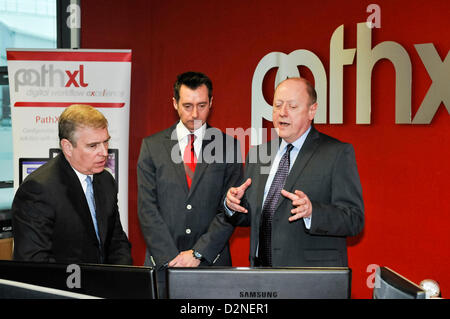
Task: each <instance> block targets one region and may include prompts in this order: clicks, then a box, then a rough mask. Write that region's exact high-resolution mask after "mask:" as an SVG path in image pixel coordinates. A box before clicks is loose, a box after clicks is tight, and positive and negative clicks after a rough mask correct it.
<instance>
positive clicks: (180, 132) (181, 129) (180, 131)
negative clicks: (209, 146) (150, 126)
mask: <svg viewBox="0 0 450 319" xmlns="http://www.w3.org/2000/svg"><path fill="white" fill-rule="evenodd" d="M176 130H177V138H178V141H181V140H183V139H185V138H186V137H187V136H188V135H189V134H194V135H195V137H196V139H195V140H196V141H197V140H198V141H201V140H203V136H204V135H205V132H206V122H205V123H203V125H202V126H201V127H199V128H198V129H196V130H195V131H194V132H191V131H189V130H188V129H187V128H186V126H184V124H183V122H181V120H180V121H179V122H178V124H177V127H176Z"/></svg>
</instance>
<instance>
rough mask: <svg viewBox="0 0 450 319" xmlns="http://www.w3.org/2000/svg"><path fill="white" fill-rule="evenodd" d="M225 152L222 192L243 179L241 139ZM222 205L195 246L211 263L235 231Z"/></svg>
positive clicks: (219, 204) (218, 205)
mask: <svg viewBox="0 0 450 319" xmlns="http://www.w3.org/2000/svg"><path fill="white" fill-rule="evenodd" d="M225 145H227V144H226V143H225ZM225 152H226V156H225V158H226V171H225V176H224V179H223V182H222V192H221V193H222V194H226V192H227V191H228V189H229V188H230V187H233V186H235V185H236V184H237V183H238V182H239V181H240V180H241V179H242V171H243V166H242V156H241V152H240V144H239V141H237V140H234V139H233V144H232V147H227V148H226V149H225ZM221 207H222V203H217V208H218V209H217V215H216V217H215V218H214V219H213V220H212V222H211V224H210V226H209V228H208V232H206V233H205V234H203V235H202V236H201V237H200V238H199V240H198V241H197V243H196V244H195V245H194V247H193V249H194V250H196V251H198V252H200V253H201V254H202V255H203V257H204V258H205V259H206V260H207V261H208V262H209V263H213V261H214V260H215V259H216V257H217V256H218V254H219V253H220V252H221V251H222V250H223V248H224V247H225V245H226V244H227V243H228V240H229V238H230V237H231V235H232V234H233V231H234V226H233V225H232V224H231V223H230V222H229V220H228V218H227V217H226V216H225V213H224V212H223V210H222V209H221Z"/></svg>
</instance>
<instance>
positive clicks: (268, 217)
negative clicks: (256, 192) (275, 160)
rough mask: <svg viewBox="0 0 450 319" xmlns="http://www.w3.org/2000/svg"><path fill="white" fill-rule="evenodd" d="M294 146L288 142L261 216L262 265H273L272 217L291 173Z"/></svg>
mask: <svg viewBox="0 0 450 319" xmlns="http://www.w3.org/2000/svg"><path fill="white" fill-rule="evenodd" d="M292 148H293V146H292V144H288V145H287V148H286V152H284V154H283V156H282V157H281V160H280V163H279V164H278V169H277V172H276V173H275V176H274V178H273V181H272V185H270V189H269V192H268V193H267V196H266V200H265V201H264V206H263V210H262V216H261V228H260V230H259V252H258V257H259V261H260V263H261V266H265V267H272V218H273V214H274V213H275V209H276V207H277V204H278V201H279V199H280V196H281V190H282V189H283V187H284V184H285V182H286V178H287V176H288V174H289V166H290V159H289V153H290V152H291V150H292Z"/></svg>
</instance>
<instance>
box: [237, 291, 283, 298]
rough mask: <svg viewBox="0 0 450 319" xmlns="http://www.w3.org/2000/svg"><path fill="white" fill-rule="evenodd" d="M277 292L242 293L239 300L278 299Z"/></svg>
mask: <svg viewBox="0 0 450 319" xmlns="http://www.w3.org/2000/svg"><path fill="white" fill-rule="evenodd" d="M277 297H278V292H276V291H241V292H240V293H239V298H277Z"/></svg>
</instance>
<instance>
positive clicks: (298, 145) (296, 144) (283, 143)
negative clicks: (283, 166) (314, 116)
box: [278, 126, 311, 152]
mask: <svg viewBox="0 0 450 319" xmlns="http://www.w3.org/2000/svg"><path fill="white" fill-rule="evenodd" d="M310 131H311V126H310V127H308V129H307V130H306V131H305V133H303V134H302V136H300V137H299V138H298V139H296V140H295V141H294V142H292V143H290V144H292V146H293V147H294V149H295V150H297V151H298V150H300V149H301V148H302V146H303V143H305V140H306V137H307V136H308V134H309V132H310ZM287 145H288V143H287V142H286V141H285V140H283V139H281V143H280V147H279V149H278V151H283V152H284V149H285V148H286V146H287Z"/></svg>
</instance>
